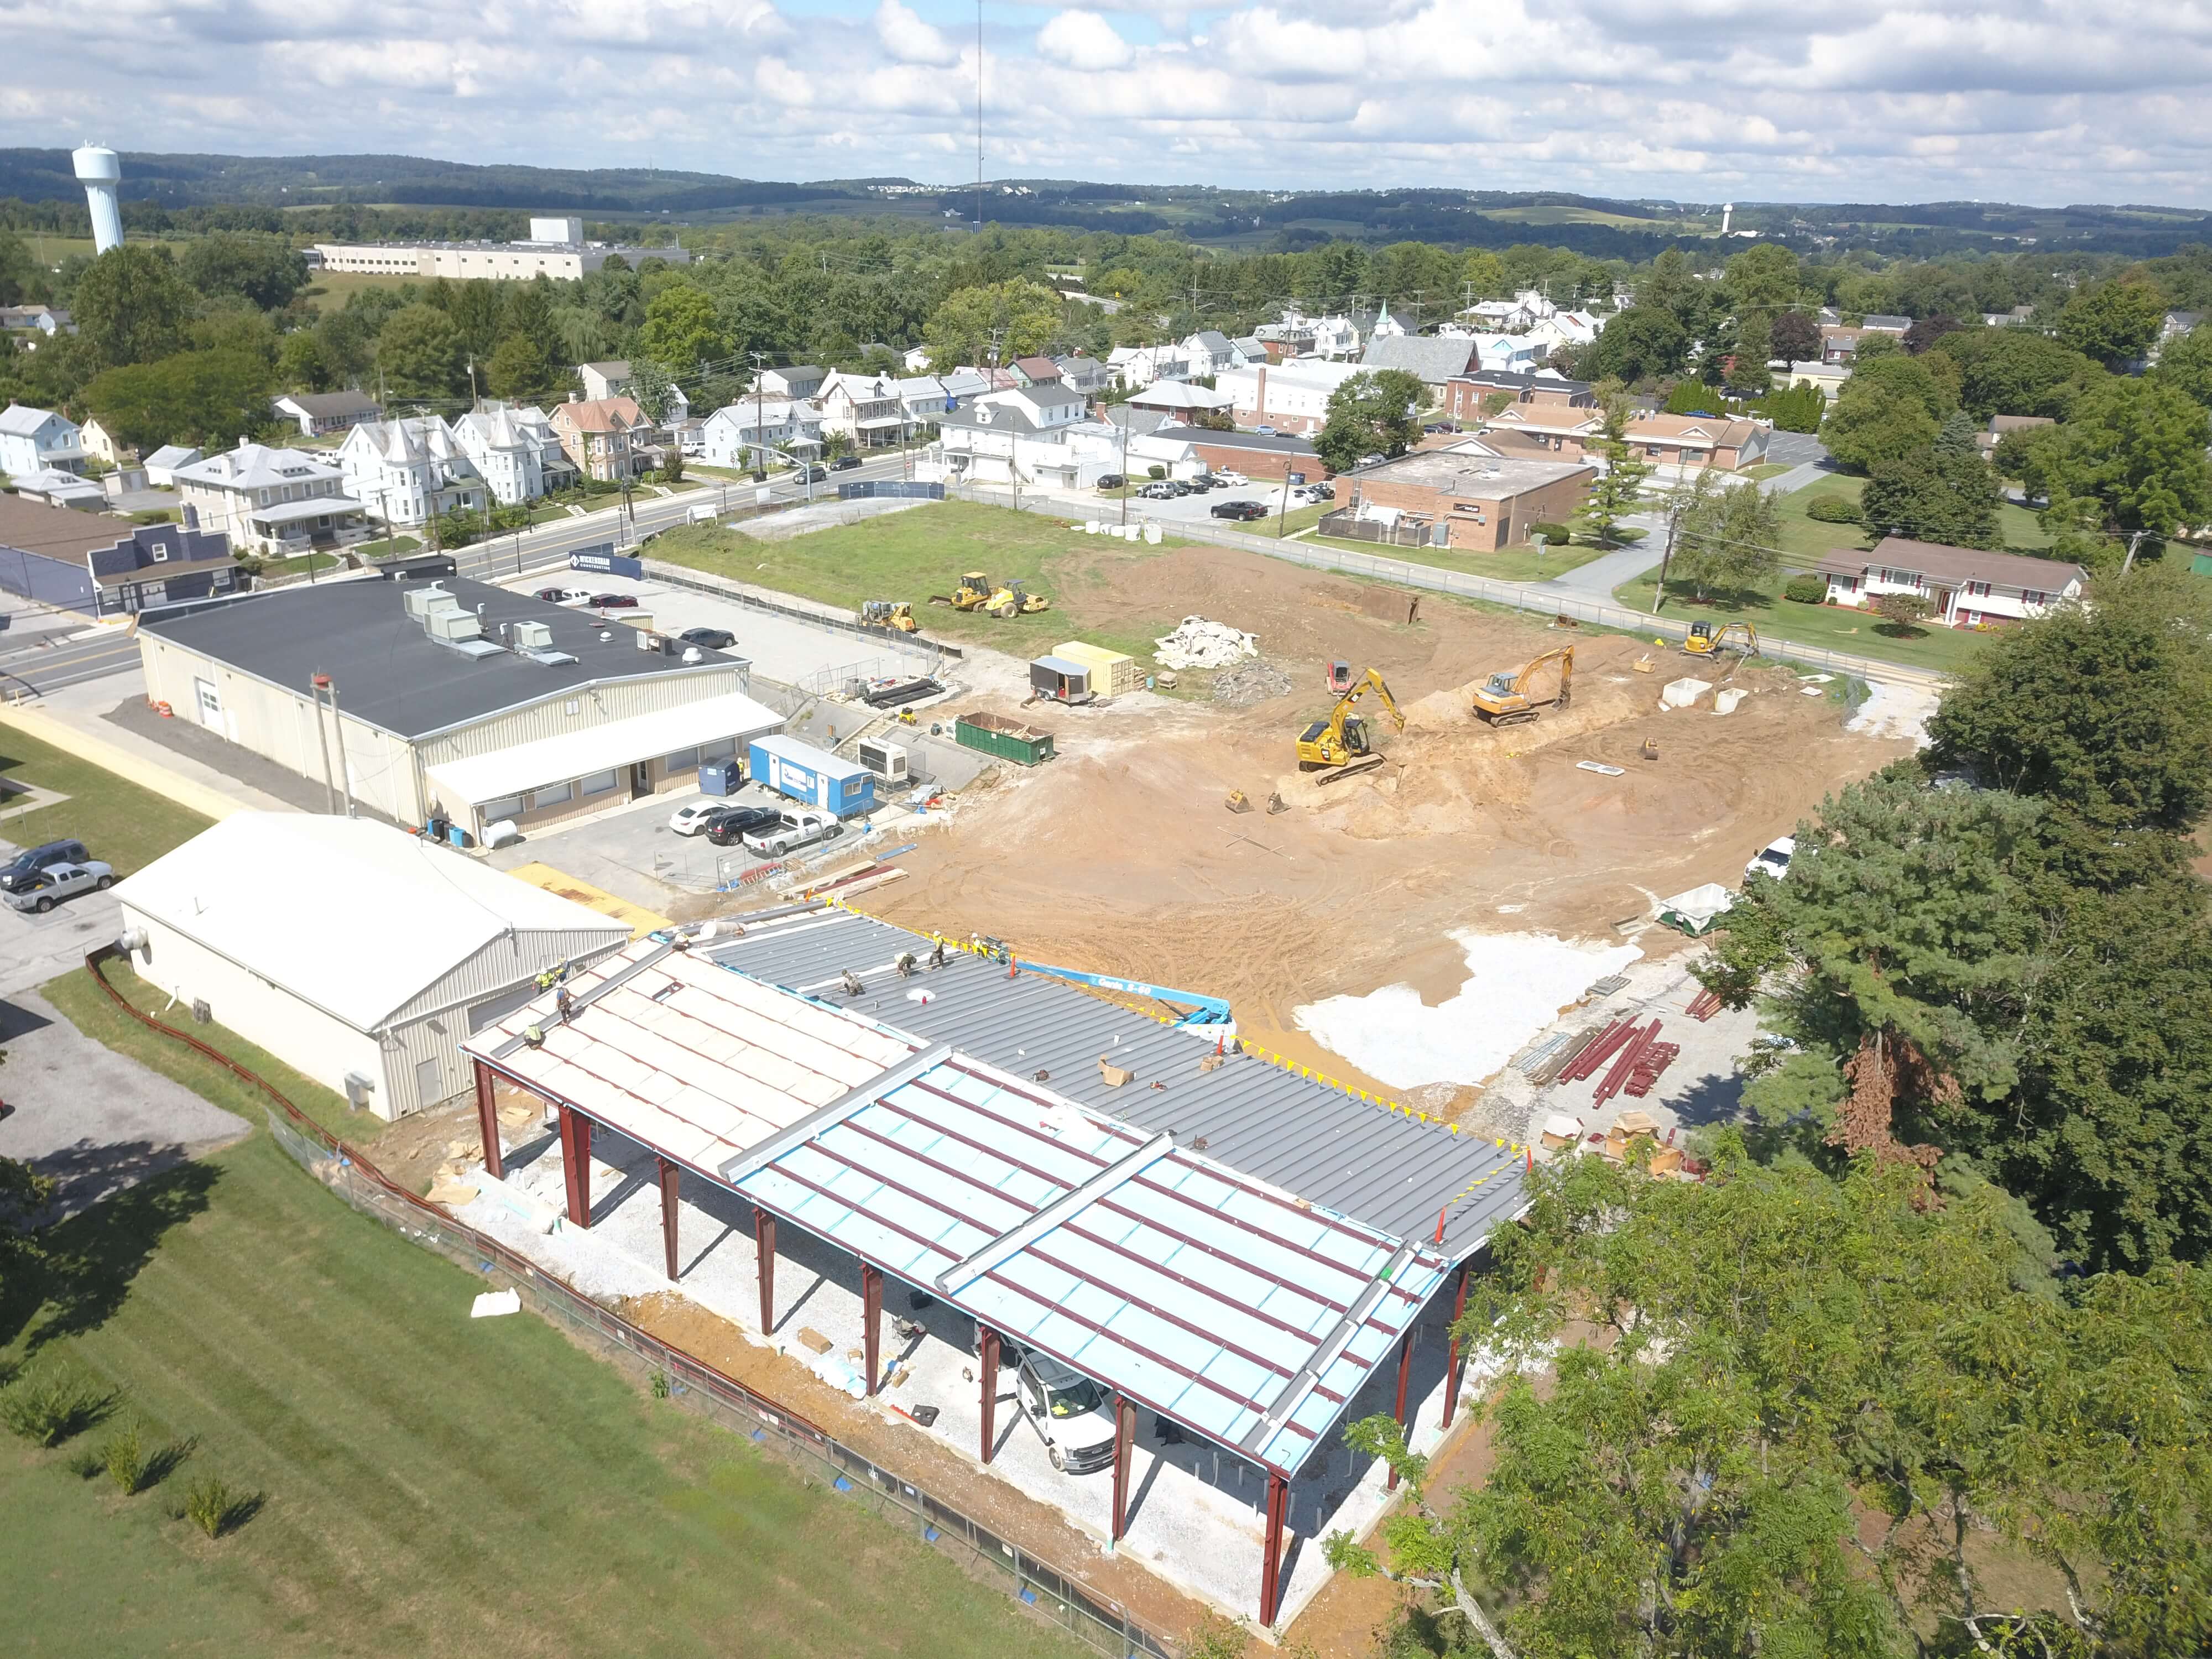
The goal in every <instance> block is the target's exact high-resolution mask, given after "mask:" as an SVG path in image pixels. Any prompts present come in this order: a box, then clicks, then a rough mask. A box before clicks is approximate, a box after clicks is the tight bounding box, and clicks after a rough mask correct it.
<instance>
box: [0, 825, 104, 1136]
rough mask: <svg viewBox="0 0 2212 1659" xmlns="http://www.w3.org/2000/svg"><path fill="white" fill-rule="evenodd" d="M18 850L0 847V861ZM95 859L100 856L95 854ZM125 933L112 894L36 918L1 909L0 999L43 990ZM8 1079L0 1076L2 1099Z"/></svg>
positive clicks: (89, 896) (78, 900) (66, 903)
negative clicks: (40, 987)
mask: <svg viewBox="0 0 2212 1659" xmlns="http://www.w3.org/2000/svg"><path fill="white" fill-rule="evenodd" d="M21 850H22V849H21V848H19V847H17V846H16V845H15V843H14V842H5V841H0V861H4V860H8V859H11V858H13V857H15V854H17V853H18V852H20V851H21ZM93 850H94V853H95V854H97V853H98V851H99V850H100V849H99V848H97V847H95V848H94V849H93ZM122 931H123V907H122V906H121V905H120V904H118V902H116V898H115V895H114V893H113V892H112V891H109V892H106V893H80V894H78V895H77V896H76V897H75V898H67V899H64V900H63V901H62V902H60V903H58V904H57V905H56V906H54V908H52V909H51V910H49V911H47V912H46V915H43V916H42V915H39V914H37V912H35V911H30V910H18V909H15V908H14V907H13V906H10V905H5V904H0V997H10V996H13V995H15V993H16V992H18V991H27V990H28V989H30V988H31V987H33V986H36V985H43V984H45V983H46V981H48V980H50V979H52V977H53V976H54V975H57V974H65V973H67V972H68V971H69V970H70V969H72V968H75V967H77V966H79V965H81V964H82V963H83V961H84V953H85V952H86V951H89V950H91V949H92V948H93V946H94V945H105V944H106V942H107V941H108V940H110V939H113V938H114V937H115V936H116V934H118V933H120V932H122ZM7 1091H8V1079H7V1076H6V1073H0V1095H5V1094H6V1093H7Z"/></svg>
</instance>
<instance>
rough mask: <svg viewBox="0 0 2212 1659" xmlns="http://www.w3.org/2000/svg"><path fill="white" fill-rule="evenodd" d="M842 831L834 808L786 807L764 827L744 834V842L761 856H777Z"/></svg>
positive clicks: (828, 838) (770, 857) (769, 857)
mask: <svg viewBox="0 0 2212 1659" xmlns="http://www.w3.org/2000/svg"><path fill="white" fill-rule="evenodd" d="M844 833H845V826H844V825H843V824H842V823H839V822H838V821H837V817H836V814H835V813H834V812H810V811H786V812H785V813H784V815H783V816H782V817H781V818H780V819H778V820H777V821H776V822H775V823H773V824H771V825H769V827H768V828H767V829H758V830H756V831H754V832H753V833H752V834H751V835H750V836H746V837H745V845H746V846H747V847H748V848H750V849H751V850H752V851H753V852H754V853H755V854H758V855H759V856H760V857H762V858H764V859H780V858H781V857H782V856H783V855H784V854H786V853H788V852H791V851H792V850H793V849H794V848H800V847H811V846H812V845H813V844H814V843H815V842H817V841H835V840H836V839H837V837H838V836H842V835H843V834H844Z"/></svg>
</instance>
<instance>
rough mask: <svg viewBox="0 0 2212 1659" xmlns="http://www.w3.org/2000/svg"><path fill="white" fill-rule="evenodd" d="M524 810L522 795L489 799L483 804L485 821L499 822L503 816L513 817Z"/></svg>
mask: <svg viewBox="0 0 2212 1659" xmlns="http://www.w3.org/2000/svg"><path fill="white" fill-rule="evenodd" d="M520 811H522V797H521V796H520V795H513V796H510V797H509V798H508V799H506V800H488V801H486V802H485V803H484V804H483V821H484V822H485V823H498V822H499V821H500V820H501V818H511V817H515V816H516V815H517V814H519V813H520Z"/></svg>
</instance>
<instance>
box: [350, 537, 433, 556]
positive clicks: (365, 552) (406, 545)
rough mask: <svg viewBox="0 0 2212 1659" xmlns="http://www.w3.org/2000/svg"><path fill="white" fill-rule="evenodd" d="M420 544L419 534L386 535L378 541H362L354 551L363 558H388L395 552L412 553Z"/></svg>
mask: <svg viewBox="0 0 2212 1659" xmlns="http://www.w3.org/2000/svg"><path fill="white" fill-rule="evenodd" d="M421 546H422V538H421V537H419V536H386V537H385V538H383V539H381V540H380V541H374V542H362V544H360V545H359V546H357V547H356V548H355V549H354V551H355V552H356V553H358V554H360V555H361V556H362V558H364V559H388V558H391V557H392V556H394V555H395V554H399V553H412V552H414V551H415V550H416V549H418V548H420V547H421Z"/></svg>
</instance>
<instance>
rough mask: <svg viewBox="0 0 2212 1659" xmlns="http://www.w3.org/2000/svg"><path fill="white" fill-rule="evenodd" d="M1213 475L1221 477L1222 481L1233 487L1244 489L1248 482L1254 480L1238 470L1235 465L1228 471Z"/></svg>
mask: <svg viewBox="0 0 2212 1659" xmlns="http://www.w3.org/2000/svg"><path fill="white" fill-rule="evenodd" d="M1213 476H1214V477H1217V478H1218V479H1220V480H1221V482H1222V483H1225V484H1227V485H1228V486H1229V487H1230V488H1231V489H1243V487H1244V486H1245V485H1246V484H1248V483H1251V482H1252V481H1251V480H1250V479H1249V478H1248V477H1245V476H1244V475H1243V473H1242V472H1239V471H1237V470H1236V469H1235V468H1234V467H1231V469H1230V470H1229V471H1226V472H1217V473H1215V474H1214V475H1213Z"/></svg>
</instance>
